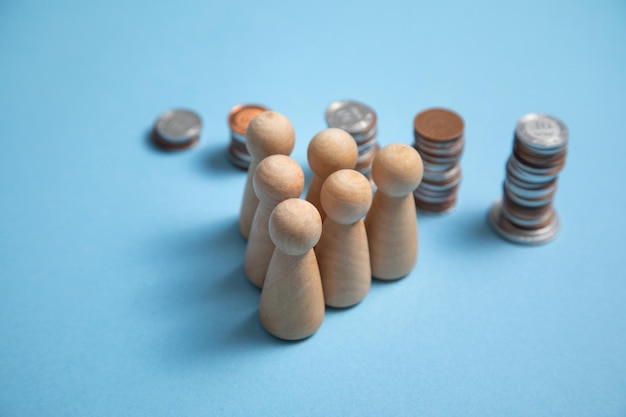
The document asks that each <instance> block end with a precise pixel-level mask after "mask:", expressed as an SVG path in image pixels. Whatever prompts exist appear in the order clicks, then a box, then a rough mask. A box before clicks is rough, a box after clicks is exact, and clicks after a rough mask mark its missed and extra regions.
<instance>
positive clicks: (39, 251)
mask: <svg viewBox="0 0 626 417" xmlns="http://www.w3.org/2000/svg"><path fill="white" fill-rule="evenodd" d="M625 45H626V3H625V2H624V1H623V0H612V1H611V0H600V1H573V0H567V1H565V0H563V1H541V0H528V1H524V2H520V1H512V2H500V1H495V0H494V1H480V0H478V1H471V2H467V1H460V0H459V1H441V2H417V1H401V0H388V1H385V2H380V3H377V4H376V3H366V2H357V1H316V2H288V1H262V2H252V1H250V2H235V1H232V2H228V1H221V2H217V1H199V0H198V1H193V0H184V1H178V2H169V3H166V2H150V1H117V0H114V1H106V2H105V1H93V2H82V1H48V2H46V1H28V0H24V1H17V0H3V1H1V2H0V121H1V126H2V128H1V130H0V132H1V141H2V148H1V149H0V192H1V193H0V219H1V220H0V415H2V416H48V415H50V416H113V415H115V416H134V415H152V416H183V415H190V416H200V415H207V416H208V415H240V416H244V415H245V416H250V415H285V416H286V415H293V416H295V415H322V414H324V415H346V416H367V415H393V416H400V415H420V416H481V417H483V416H531V415H532V416H624V415H626V273H625V272H624V271H625V268H624V266H623V262H624V261H625V260H626V256H625V255H626V250H625V249H626V245H625V243H624V239H625V238H624V237H625V236H626V221H625V218H626V216H625V215H624V207H625V206H626V199H625V192H624V191H625V190H624V181H623V172H624V163H623V160H624V154H625V152H626V140H625V137H624V129H625V125H624V114H625V113H624V111H625V110H626V99H625V98H624V96H625V93H626V47H625ZM342 98H352V99H357V100H360V101H363V102H365V103H367V104H369V105H371V106H372V107H373V108H374V109H375V110H376V111H377V113H378V116H379V122H378V127H379V132H380V134H379V143H380V144H382V145H385V144H388V143H392V142H403V143H407V144H408V143H412V120H413V117H414V115H415V114H416V113H417V112H418V111H420V110H422V109H424V108H426V107H431V106H445V107H449V108H452V109H454V110H456V111H457V112H459V113H460V114H461V115H462V116H463V117H464V119H465V121H466V150H465V153H464V155H463V159H462V166H463V173H464V177H463V183H462V186H461V189H460V194H459V198H460V200H459V204H458V206H457V209H456V210H455V211H454V212H453V213H452V214H449V215H445V216H421V215H420V216H419V228H420V229H419V230H420V259H419V261H418V265H417V266H416V268H415V269H414V271H413V272H412V273H411V274H410V275H409V276H408V277H406V278H405V279H403V280H400V281H398V282H394V283H381V282H375V283H374V284H373V287H372V290H371V292H370V294H369V296H368V297H367V298H366V299H365V300H364V301H363V302H362V303H361V304H360V305H358V306H357V307H355V308H352V309H348V310H345V311H342V310H331V311H328V312H327V315H326V319H325V322H324V324H323V326H322V327H321V328H320V330H319V331H318V332H317V333H316V334H315V335H314V336H313V337H311V338H309V339H307V340H305V341H302V342H299V343H285V342H281V341H279V340H277V339H274V338H273V337H271V336H269V335H268V334H267V333H265V331H264V330H263V329H262V328H261V326H260V324H259V323H258V319H257V308H258V301H259V291H258V290H257V289H255V288H254V287H253V286H252V285H250V284H249V283H248V282H247V280H246V278H245V276H244V273H243V268H242V262H243V254H244V251H245V243H244V241H243V239H242V238H241V237H240V235H239V233H238V230H237V216H238V210H239V204H240V201H241V195H242V190H243V185H244V182H245V174H244V173H243V172H241V171H238V170H236V169H235V168H233V167H232V166H231V165H230V164H229V162H228V161H227V159H226V153H225V150H226V146H227V144H228V141H229V131H228V127H227V125H226V115H227V113H228V110H229V109H230V108H231V107H232V106H233V105H235V104H238V103H243V102H259V103H263V104H266V105H268V106H270V107H271V108H273V109H275V110H277V111H280V112H282V113H284V114H285V115H287V116H288V117H289V118H290V119H291V121H292V122H293V124H294V127H295V129H296V135H297V139H296V148H295V150H294V153H293V157H294V158H295V159H296V160H297V161H298V162H300V163H301V164H302V165H303V166H306V147H307V145H308V141H309V140H310V138H311V137H312V136H313V135H314V134H315V133H316V132H317V131H319V130H321V129H322V128H324V127H325V124H324V119H323V111H324V109H325V107H326V106H327V105H328V104H329V103H330V102H332V101H334V100H337V99H342ZM177 106H184V107H188V108H192V109H195V110H197V111H198V112H199V113H200V114H201V116H202V117H203V120H204V128H203V135H202V140H201V142H200V144H199V146H198V147H196V148H194V149H192V150H189V151H183V152H177V153H163V152H159V151H158V150H157V149H155V148H153V147H152V146H151V145H150V143H149V142H148V141H147V138H146V135H147V133H148V131H149V129H150V128H151V126H152V123H153V121H154V120H155V118H156V117H157V115H158V114H159V113H161V112H162V111H164V110H166V109H168V108H171V107H177ZM532 111H538V112H546V113H551V114H554V115H556V116H558V117H560V118H561V119H562V120H564V121H565V123H566V124H567V125H568V127H569V129H570V132H571V138H570V139H571V140H570V147H569V155H568V160H567V166H566V168H565V170H564V171H563V172H562V174H561V177H560V179H559V191H558V192H557V196H556V202H555V206H556V208H557V211H558V213H559V215H560V217H561V221H562V230H561V233H560V234H559V236H558V238H557V239H556V240H555V241H554V242H552V243H550V244H548V245H545V246H541V247H524V246H517V245H513V244H510V243H508V242H505V241H503V240H501V239H500V238H499V237H497V236H496V235H495V234H494V233H493V232H492V230H491V229H490V228H489V226H488V223H487V222H486V215H487V210H488V209H489V206H490V204H491V202H492V201H493V200H494V199H495V198H496V197H498V196H500V195H501V185H502V181H503V179H504V164H505V162H506V159H507V157H508V155H509V154H510V151H511V146H512V133H513V129H514V126H515V123H516V121H517V119H518V118H519V117H520V116H522V115H523V114H525V113H528V112H532ZM306 172H307V175H308V177H309V178H310V170H309V169H308V168H306Z"/></svg>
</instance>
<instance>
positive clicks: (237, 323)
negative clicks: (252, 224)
mask: <svg viewBox="0 0 626 417" xmlns="http://www.w3.org/2000/svg"><path fill="white" fill-rule="evenodd" d="M167 241H168V242H171V244H168V245H167V246H165V247H161V248H160V249H159V250H160V252H161V253H159V259H162V264H161V265H160V266H161V267H162V269H163V270H166V271H167V274H161V276H160V282H158V286H159V287H160V288H159V290H158V291H157V296H156V297H155V299H153V300H150V302H151V303H154V306H155V307H154V308H155V310H157V311H161V312H163V313H164V315H165V316H166V317H165V319H163V316H162V315H154V316H153V320H154V321H156V322H155V326H156V327H157V328H161V327H163V326H162V325H161V324H162V323H163V322H165V324H166V326H165V328H164V329H163V328H161V329H160V330H161V332H162V334H161V335H160V336H159V337H158V340H159V342H158V348H160V349H162V354H161V358H162V359H163V360H164V361H165V362H167V364H168V365H171V364H176V363H178V364H182V365H185V364H190V363H194V362H196V361H198V360H200V361H202V360H206V359H208V358H214V357H216V356H222V355H224V356H232V355H233V354H236V353H237V352H242V351H244V350H246V349H249V348H253V349H254V348H258V347H260V346H264V345H265V346H272V345H281V344H284V343H283V342H281V341H280V340H278V339H275V338H274V337H273V336H271V335H269V334H268V333H266V332H265V331H264V330H263V328H262V327H261V325H260V323H259V321H258V317H257V316H258V304H259V295H260V291H259V290H258V289H257V288H256V287H254V286H253V285H252V284H250V282H249V281H248V280H247V279H246V277H245V273H244V270H243V258H244V253H245V241H244V240H243V238H242V237H241V235H240V233H239V229H238V224H237V221H236V219H234V220H233V221H229V222H220V223H218V224H214V225H212V226H211V228H210V229H209V231H208V232H207V229H206V228H202V227H198V228H195V229H194V230H191V231H188V235H187V236H182V237H178V238H175V239H171V238H170V239H167ZM168 246H169V247H168ZM172 258H176V261H175V262H172ZM172 264H174V266H172Z"/></svg>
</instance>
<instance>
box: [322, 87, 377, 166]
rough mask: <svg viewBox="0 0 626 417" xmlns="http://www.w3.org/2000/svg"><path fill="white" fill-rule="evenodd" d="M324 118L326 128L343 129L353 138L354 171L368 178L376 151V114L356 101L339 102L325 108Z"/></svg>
mask: <svg viewBox="0 0 626 417" xmlns="http://www.w3.org/2000/svg"><path fill="white" fill-rule="evenodd" d="M324 116H325V119H326V124H327V125H328V127H335V128H339V129H343V130H345V131H346V132H348V133H349V134H350V135H351V136H352V137H353V138H354V140H355V141H356V144H357V146H358V150H359V157H358V159H357V162H356V168H355V170H357V171H359V172H360V173H361V174H363V175H365V176H366V177H368V178H370V174H371V172H372V161H373V160H374V156H375V155H376V151H377V150H378V145H377V143H376V135H377V133H378V132H377V129H376V112H375V111H374V110H373V109H372V108H371V107H369V106H367V105H365V104H363V103H359V102H358V101H354V100H339V101H335V102H333V103H331V104H330V105H329V106H328V107H327V108H326V112H325V114H324Z"/></svg>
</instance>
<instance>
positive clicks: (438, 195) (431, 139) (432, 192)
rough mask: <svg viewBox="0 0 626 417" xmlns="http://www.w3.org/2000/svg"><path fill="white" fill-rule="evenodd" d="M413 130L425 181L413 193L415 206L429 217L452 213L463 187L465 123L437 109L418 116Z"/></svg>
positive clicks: (445, 111) (456, 115)
mask: <svg viewBox="0 0 626 417" xmlns="http://www.w3.org/2000/svg"><path fill="white" fill-rule="evenodd" d="M413 127H414V131H413V133H414V136H415V143H414V145H413V147H414V148H415V149H417V151H418V152H419V153H420V155H421V156H422V160H423V163H424V178H423V179H422V183H421V184H420V186H419V187H418V188H417V189H416V190H415V191H414V193H413V195H414V196H415V205H416V207H417V208H418V209H420V210H422V211H425V212H429V213H444V212H448V211H451V210H452V209H453V208H454V206H455V204H456V200H457V190H458V188H459V184H460V183H461V167H460V163H459V162H460V159H461V154H462V152H463V144H464V138H463V127H464V123H463V119H462V118H461V116H459V115H458V114H456V113H455V112H453V111H451V110H446V109H439V108H433V109H427V110H424V111H422V112H420V113H418V114H417V116H415V119H414V121H413Z"/></svg>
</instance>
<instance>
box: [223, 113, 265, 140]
mask: <svg viewBox="0 0 626 417" xmlns="http://www.w3.org/2000/svg"><path fill="white" fill-rule="evenodd" d="M268 110H269V108H267V107H265V106H262V105H260V104H238V105H236V106H235V107H233V108H232V109H230V112H229V113H228V126H230V130H231V131H232V132H233V133H234V136H235V137H236V138H237V137H238V138H237V139H241V137H243V141H244V142H245V138H246V130H247V129H248V125H249V124H250V121H251V120H252V119H254V118H255V116H257V115H258V114H260V113H263V112H266V111H268Z"/></svg>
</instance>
